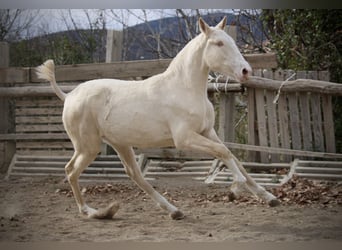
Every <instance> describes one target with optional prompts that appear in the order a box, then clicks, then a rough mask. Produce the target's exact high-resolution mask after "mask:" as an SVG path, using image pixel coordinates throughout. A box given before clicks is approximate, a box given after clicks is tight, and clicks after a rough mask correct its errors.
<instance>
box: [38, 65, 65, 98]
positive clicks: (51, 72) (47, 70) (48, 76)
mask: <svg viewBox="0 0 342 250" xmlns="http://www.w3.org/2000/svg"><path fill="white" fill-rule="evenodd" d="M36 74H37V76H38V78H40V79H42V80H46V81H49V82H50V84H51V86H52V88H53V90H54V91H55V93H56V95H57V96H58V97H59V99H61V100H62V101H63V102H64V101H65V98H66V96H67V94H66V93H64V92H63V91H62V90H61V88H60V87H58V85H57V83H56V78H55V64H54V62H53V60H51V59H50V60H47V61H46V62H44V63H43V64H42V65H40V66H38V67H37V68H36Z"/></svg>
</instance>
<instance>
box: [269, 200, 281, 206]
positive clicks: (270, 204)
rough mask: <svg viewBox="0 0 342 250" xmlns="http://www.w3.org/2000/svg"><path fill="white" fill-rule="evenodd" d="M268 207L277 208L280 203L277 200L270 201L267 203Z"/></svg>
mask: <svg viewBox="0 0 342 250" xmlns="http://www.w3.org/2000/svg"><path fill="white" fill-rule="evenodd" d="M268 205H269V206H270V207H277V206H279V205H280V201H279V200H278V199H272V200H270V201H269V202H268Z"/></svg>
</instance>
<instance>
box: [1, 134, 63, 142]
mask: <svg viewBox="0 0 342 250" xmlns="http://www.w3.org/2000/svg"><path fill="white" fill-rule="evenodd" d="M65 139H69V137H68V135H67V134H66V133H26V134H25V133H16V134H13V133H11V134H0V141H11V140H13V141H15V140H65Z"/></svg>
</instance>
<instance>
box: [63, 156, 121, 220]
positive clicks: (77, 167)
mask: <svg viewBox="0 0 342 250" xmlns="http://www.w3.org/2000/svg"><path fill="white" fill-rule="evenodd" d="M96 155H97V152H96V151H94V152H88V151H85V152H82V151H81V152H80V151H77V150H76V151H75V153H74V155H73V157H72V158H71V160H70V161H69V162H68V164H67V165H66V166H65V172H66V174H67V177H68V180H69V183H70V186H71V189H72V192H73V194H74V197H75V200H76V203H77V206H78V209H79V211H80V213H82V214H83V215H86V216H87V217H89V218H98V219H102V218H112V217H113V216H114V214H115V213H116V211H117V210H118V209H119V206H118V204H116V203H112V204H110V205H109V206H108V207H107V208H105V209H102V210H96V209H93V208H91V207H89V206H88V205H87V204H86V203H85V201H84V199H83V197H82V194H81V192H80V187H79V184H78V178H79V176H80V175H81V173H82V172H83V170H84V169H85V168H86V167H87V166H88V165H89V164H90V163H91V162H92V161H93V160H94V159H95V158H96Z"/></svg>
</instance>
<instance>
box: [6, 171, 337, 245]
mask: <svg viewBox="0 0 342 250" xmlns="http://www.w3.org/2000/svg"><path fill="white" fill-rule="evenodd" d="M0 177H1V182H0V198H1V204H0V241H1V242H4V241H20V242H36V241H39V242H40V241H64V242H65V241H67V242H70V241H72V242H74V241H77V242H79V241H90V242H103V241H128V240H129V241H131V240H133V241H145V242H146V241H148V242H165V241H189V242H198V241H205V242H206V241H210V242H212V241H224V240H234V241H239V242H241V241H243V242H244V241H277V242H279V241H281V242H283V241H286V242H287V241H316V240H327V239H329V240H338V241H341V240H342V204H341V202H340V201H341V197H342V188H341V185H335V186H333V187H332V188H331V189H329V192H328V191H327V192H325V191H324V192H323V191H321V192H320V194H318V195H319V196H322V197H318V198H317V197H314V198H313V201H304V202H301V203H299V204H298V203H293V204H292V203H291V202H288V201H289V198H283V203H282V205H281V206H279V207H274V208H271V207H268V206H267V205H266V204H262V203H260V202H259V201H257V200H256V199H255V198H253V197H250V196H246V197H244V198H241V199H239V200H235V201H229V198H228V187H227V186H224V185H212V184H211V185H206V184H204V183H200V182H195V181H193V180H191V179H184V178H165V179H159V180H157V181H150V183H152V184H153V186H154V187H155V188H156V189H157V190H158V191H159V192H160V193H162V194H164V195H165V196H166V197H167V198H168V199H169V200H171V201H172V203H173V204H175V205H176V206H178V207H179V208H180V209H181V210H182V211H183V212H184V214H185V216H186V217H185V218H184V219H183V220H179V221H174V220H172V219H171V218H170V217H169V216H168V214H167V213H166V212H165V211H163V210H161V209H160V208H159V207H157V206H156V205H155V204H154V202H153V201H152V200H151V199H150V198H149V197H148V196H147V195H145V194H144V193H143V192H142V191H140V189H139V188H138V187H136V186H135V185H134V184H133V183H132V182H131V181H129V180H123V181H119V182H112V183H110V184H103V183H102V184H97V185H95V184H94V183H92V184H87V183H82V184H81V186H82V189H83V190H82V191H83V193H84V196H85V198H86V200H87V202H88V204H89V205H91V206H93V207H104V206H106V205H107V204H108V203H109V202H111V201H113V200H117V201H118V202H119V203H120V210H119V211H118V213H117V214H116V216H115V218H114V219H113V220H96V219H86V218H84V217H82V216H81V215H79V213H78V209H77V207H76V203H75V201H74V198H73V197H72V195H71V192H70V188H69V185H68V184H65V183H63V182H62V180H61V178H50V177H49V178H37V177H36V178H27V177H26V178H18V179H14V180H10V181H4V180H3V176H0ZM292 188H294V187H292ZM324 190H325V189H324ZM278 191H279V190H278ZM285 191H286V190H285ZM282 192H283V193H284V190H281V191H279V192H278V194H280V195H284V194H282ZM299 193H300V192H299ZM327 194H328V195H329V197H330V198H329V200H324V199H325V198H326V197H324V196H325V195H327ZM296 196H298V195H296ZM331 199H333V200H332V201H331ZM284 201H287V202H284ZM315 201H318V202H315Z"/></svg>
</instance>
